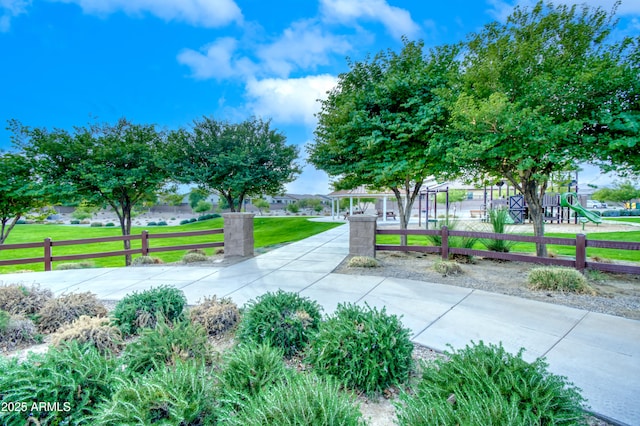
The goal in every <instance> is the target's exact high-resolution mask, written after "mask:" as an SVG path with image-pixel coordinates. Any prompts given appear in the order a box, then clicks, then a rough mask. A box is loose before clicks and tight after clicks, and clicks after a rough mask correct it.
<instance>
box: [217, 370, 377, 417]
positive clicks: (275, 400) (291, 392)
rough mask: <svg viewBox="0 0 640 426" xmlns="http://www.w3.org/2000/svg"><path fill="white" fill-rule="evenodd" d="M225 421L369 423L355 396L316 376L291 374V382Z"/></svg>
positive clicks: (274, 389) (263, 394) (262, 395)
mask: <svg viewBox="0 0 640 426" xmlns="http://www.w3.org/2000/svg"><path fill="white" fill-rule="evenodd" d="M225 420H226V421H225V424H229V425H238V426H254V425H255V426H258V425H260V426H263V425H278V426H288V425H291V426H293V425H296V426H298V425H308V426H352V425H354V426H355V425H364V424H365V423H364V420H363V419H362V413H361V412H360V410H359V409H358V406H357V405H356V404H355V402H354V401H353V398H352V397H350V396H349V395H348V394H345V393H343V392H340V390H339V386H338V385H337V384H336V383H335V382H333V381H331V380H323V379H321V378H319V377H317V376H316V375H314V374H297V375H293V374H290V375H289V379H288V382H287V383H282V384H280V385H276V386H274V387H273V388H271V389H269V390H267V391H265V392H263V393H261V394H260V395H259V396H258V397H257V398H254V399H252V400H250V401H249V404H248V405H247V406H245V407H244V408H243V409H242V410H241V411H240V412H239V413H238V415H237V416H235V417H230V418H228V419H225Z"/></svg>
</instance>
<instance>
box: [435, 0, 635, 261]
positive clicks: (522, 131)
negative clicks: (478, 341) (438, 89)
mask: <svg viewBox="0 0 640 426" xmlns="http://www.w3.org/2000/svg"><path fill="white" fill-rule="evenodd" d="M614 25H615V24H614V22H613V21H612V17H611V16H609V14H608V13H607V12H605V11H603V10H602V9H591V8H589V7H587V6H581V7H579V6H575V5H574V6H571V7H569V6H565V5H562V6H556V7H554V6H553V5H551V4H548V5H545V4H544V3H542V2H539V3H537V4H536V5H535V6H534V7H533V8H531V9H527V8H520V7H516V8H515V10H514V12H513V14H512V15H511V16H509V18H508V19H507V21H506V23H498V22H494V23H491V24H489V25H487V26H485V27H484V29H483V30H482V31H481V32H479V33H477V34H474V35H472V36H471V37H470V40H469V42H468V43H467V45H466V52H465V55H464V58H465V59H464V63H463V68H464V70H465V72H464V76H463V81H462V83H463V85H462V87H461V94H460V95H459V96H458V97H457V99H456V101H455V103H454V105H453V107H452V117H453V120H452V123H451V127H450V129H451V130H452V132H451V136H450V138H448V139H447V141H449V142H450V141H451V140H455V143H454V144H451V143H449V144H442V145H441V147H440V148H441V151H440V152H441V153H442V156H443V158H444V159H445V161H447V162H452V163H455V164H457V165H458V167H459V169H460V170H461V171H463V173H464V174H466V175H467V176H471V177H473V178H478V177H481V176H484V177H487V176H488V177H494V178H495V177H504V178H506V179H507V180H509V182H510V183H511V184H512V185H514V186H515V188H516V189H517V190H518V191H520V192H521V193H522V194H523V195H524V198H525V201H526V203H527V206H528V209H529V218H530V220H531V221H532V222H533V227H534V233H535V235H536V236H542V235H544V217H543V214H544V211H543V209H542V199H543V197H544V194H545V192H546V190H547V186H548V184H549V180H550V177H551V174H552V173H553V172H555V171H561V170H566V169H568V168H569V166H571V165H572V164H574V163H576V162H579V161H589V160H593V158H594V155H597V152H598V151H597V150H596V149H595V148H596V147H597V146H598V141H597V138H596V136H597V134H599V132H600V130H601V126H603V125H605V124H607V125H613V123H614V122H615V123H617V121H616V120H619V119H621V117H623V116H625V114H627V113H628V110H629V108H631V107H630V105H631V104H630V103H629V102H628V101H626V100H624V99H622V100H621V99H620V97H622V98H626V97H628V95H629V96H630V91H632V90H634V88H633V87H632V86H630V85H629V81H630V79H629V78H627V75H628V70H627V65H626V64H625V63H624V58H623V57H622V52H623V51H624V48H623V47H624V45H625V44H626V43H627V42H626V41H625V42H622V43H621V44H607V37H608V35H609V34H610V32H611V31H612V30H613V29H614ZM636 93H637V90H636ZM592 123H596V124H592ZM637 130H638V129H637V128H636V134H637ZM611 138H612V140H613V138H614V137H613V136H612V137H611ZM456 139H457V140H456ZM536 252H537V254H538V255H539V256H545V255H546V246H545V245H544V244H542V243H540V244H538V245H537V248H536Z"/></svg>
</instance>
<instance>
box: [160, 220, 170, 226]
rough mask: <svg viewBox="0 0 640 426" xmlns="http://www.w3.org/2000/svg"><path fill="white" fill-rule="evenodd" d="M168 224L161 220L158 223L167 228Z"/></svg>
mask: <svg viewBox="0 0 640 426" xmlns="http://www.w3.org/2000/svg"><path fill="white" fill-rule="evenodd" d="M167 225H168V224H167V222H166V221H164V220H161V221H160V222H158V226H167Z"/></svg>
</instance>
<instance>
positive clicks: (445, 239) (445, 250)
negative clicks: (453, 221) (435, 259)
mask: <svg viewBox="0 0 640 426" xmlns="http://www.w3.org/2000/svg"><path fill="white" fill-rule="evenodd" d="M440 235H442V249H441V250H442V253H441V255H442V260H449V228H447V226H446V225H445V226H443V227H442V228H441V229H440Z"/></svg>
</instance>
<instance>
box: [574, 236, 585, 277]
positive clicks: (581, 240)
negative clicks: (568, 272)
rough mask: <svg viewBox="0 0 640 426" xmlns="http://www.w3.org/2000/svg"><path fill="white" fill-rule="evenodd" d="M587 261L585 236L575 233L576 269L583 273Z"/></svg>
mask: <svg viewBox="0 0 640 426" xmlns="http://www.w3.org/2000/svg"><path fill="white" fill-rule="evenodd" d="M586 263H587V237H586V235H584V234H577V235H576V269H577V270H578V271H580V273H581V274H584V269H585V267H586Z"/></svg>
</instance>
